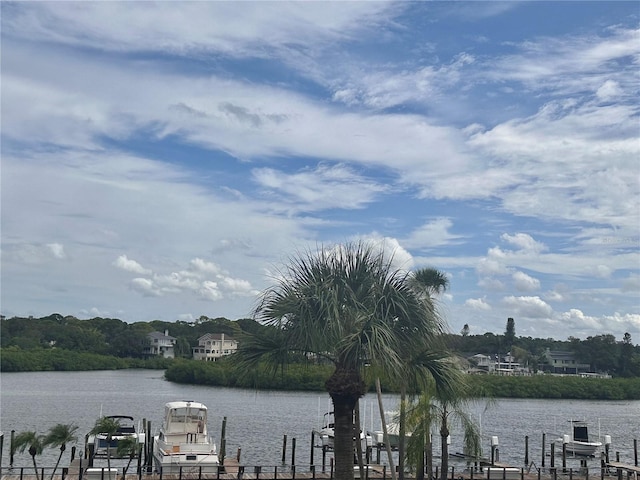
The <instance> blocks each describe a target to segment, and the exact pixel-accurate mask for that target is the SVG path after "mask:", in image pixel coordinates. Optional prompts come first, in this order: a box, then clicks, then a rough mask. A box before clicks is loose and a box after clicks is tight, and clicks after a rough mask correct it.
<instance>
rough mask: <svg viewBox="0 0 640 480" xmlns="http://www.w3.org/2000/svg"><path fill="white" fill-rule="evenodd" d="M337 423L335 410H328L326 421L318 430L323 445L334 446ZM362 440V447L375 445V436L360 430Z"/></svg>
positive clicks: (325, 415) (325, 416)
mask: <svg viewBox="0 0 640 480" xmlns="http://www.w3.org/2000/svg"><path fill="white" fill-rule="evenodd" d="M334 429H335V423H334V418H333V412H328V413H325V414H324V421H323V423H322V428H320V430H318V431H317V433H318V435H319V437H320V442H321V446H322V447H328V448H333V444H334V440H335V430H334ZM360 442H362V448H363V449H366V448H367V447H371V446H372V445H373V438H372V437H371V435H369V434H368V433H365V432H363V431H362V430H360Z"/></svg>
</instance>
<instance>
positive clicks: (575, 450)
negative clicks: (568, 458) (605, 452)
mask: <svg viewBox="0 0 640 480" xmlns="http://www.w3.org/2000/svg"><path fill="white" fill-rule="evenodd" d="M570 422H571V427H572V428H571V434H570V435H563V436H562V437H561V438H557V439H556V441H555V443H556V445H557V446H558V447H559V448H563V446H564V445H565V444H566V447H565V448H566V451H567V453H569V454H571V455H581V456H585V457H591V456H593V455H594V454H595V453H596V450H598V449H599V448H600V447H602V442H597V441H596V442H594V441H591V440H590V439H589V429H588V427H587V424H586V422H584V421H578V420H570Z"/></svg>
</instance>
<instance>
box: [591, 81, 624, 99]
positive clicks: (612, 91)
mask: <svg viewBox="0 0 640 480" xmlns="http://www.w3.org/2000/svg"><path fill="white" fill-rule="evenodd" d="M620 94H622V89H621V88H620V85H618V82H616V81H615V80H606V81H605V82H604V83H603V84H602V85H601V86H600V88H598V90H597V91H596V96H597V97H598V98H599V99H600V100H603V101H606V100H611V99H613V98H615V97H618V96H620Z"/></svg>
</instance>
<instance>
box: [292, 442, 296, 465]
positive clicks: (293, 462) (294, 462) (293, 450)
mask: <svg viewBox="0 0 640 480" xmlns="http://www.w3.org/2000/svg"><path fill="white" fill-rule="evenodd" d="M295 464H296V437H293V439H292V440H291V467H294V466H295Z"/></svg>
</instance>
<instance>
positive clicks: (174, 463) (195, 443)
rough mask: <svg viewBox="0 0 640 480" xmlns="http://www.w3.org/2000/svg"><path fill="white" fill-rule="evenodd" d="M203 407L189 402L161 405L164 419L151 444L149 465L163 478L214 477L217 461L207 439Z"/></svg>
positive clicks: (213, 444)
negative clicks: (203, 475)
mask: <svg viewBox="0 0 640 480" xmlns="http://www.w3.org/2000/svg"><path fill="white" fill-rule="evenodd" d="M207 412H208V409H207V407H206V406H205V405H203V404H202V403H198V402H193V401H176V402H169V403H167V404H165V407H164V419H163V423H162V425H161V427H160V431H159V432H158V435H156V436H155V437H154V441H153V461H154V464H155V468H156V470H157V471H158V472H161V473H163V474H179V473H181V472H182V473H200V472H201V473H215V472H217V471H218V466H219V459H218V453H217V451H216V445H215V443H214V441H213V439H212V438H211V436H210V435H209V432H208V427H207Z"/></svg>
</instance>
